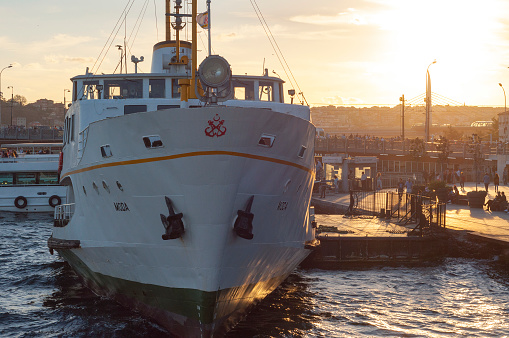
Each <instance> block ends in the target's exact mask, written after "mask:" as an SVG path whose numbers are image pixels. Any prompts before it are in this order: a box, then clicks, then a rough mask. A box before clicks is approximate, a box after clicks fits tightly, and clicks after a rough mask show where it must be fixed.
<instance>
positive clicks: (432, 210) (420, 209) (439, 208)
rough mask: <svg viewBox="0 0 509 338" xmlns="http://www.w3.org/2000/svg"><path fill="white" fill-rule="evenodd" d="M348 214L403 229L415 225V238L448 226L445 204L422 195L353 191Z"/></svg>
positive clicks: (413, 232)
mask: <svg viewBox="0 0 509 338" xmlns="http://www.w3.org/2000/svg"><path fill="white" fill-rule="evenodd" d="M349 212H350V213H351V214H368V215H373V216H378V217H381V218H386V219H391V220H395V221H396V222H397V223H399V224H400V225H409V224H415V227H414V228H413V231H412V234H414V235H418V236H423V235H430V234H433V233H435V232H436V231H437V230H439V229H444V228H445V226H446V217H445V212H446V204H445V203H442V202H439V201H436V200H434V199H431V198H429V197H426V196H422V195H414V194H406V193H401V194H398V193H395V192H378V191H352V192H351V195H350V211H349Z"/></svg>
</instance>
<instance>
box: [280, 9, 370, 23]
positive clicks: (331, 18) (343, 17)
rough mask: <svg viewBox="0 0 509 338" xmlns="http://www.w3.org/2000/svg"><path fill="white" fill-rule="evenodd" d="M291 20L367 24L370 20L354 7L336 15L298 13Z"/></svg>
mask: <svg viewBox="0 0 509 338" xmlns="http://www.w3.org/2000/svg"><path fill="white" fill-rule="evenodd" d="M290 21H293V22H299V23H307V24H314V25H327V26H330V25H345V24H346V25H358V26H360V25H367V24H368V20H367V19H366V17H365V16H364V15H362V14H361V13H360V12H358V11H357V10H355V9H353V8H349V9H348V10H347V11H346V12H340V13H338V14H336V15H321V14H315V15H298V16H294V17H291V18H290Z"/></svg>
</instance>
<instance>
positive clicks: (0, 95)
mask: <svg viewBox="0 0 509 338" xmlns="http://www.w3.org/2000/svg"><path fill="white" fill-rule="evenodd" d="M7 68H12V64H10V65H8V66H7V67H4V68H2V70H0V125H2V72H3V71H4V70H6V69H7Z"/></svg>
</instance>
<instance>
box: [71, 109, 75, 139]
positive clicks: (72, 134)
mask: <svg viewBox="0 0 509 338" xmlns="http://www.w3.org/2000/svg"><path fill="white" fill-rule="evenodd" d="M71 141H74V115H71Z"/></svg>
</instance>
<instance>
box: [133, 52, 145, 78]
mask: <svg viewBox="0 0 509 338" xmlns="http://www.w3.org/2000/svg"><path fill="white" fill-rule="evenodd" d="M144 60H145V58H144V57H143V56H140V58H139V59H138V58H137V57H136V56H134V55H131V62H132V63H134V72H135V73H136V74H138V63H140V62H143V61H144Z"/></svg>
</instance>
